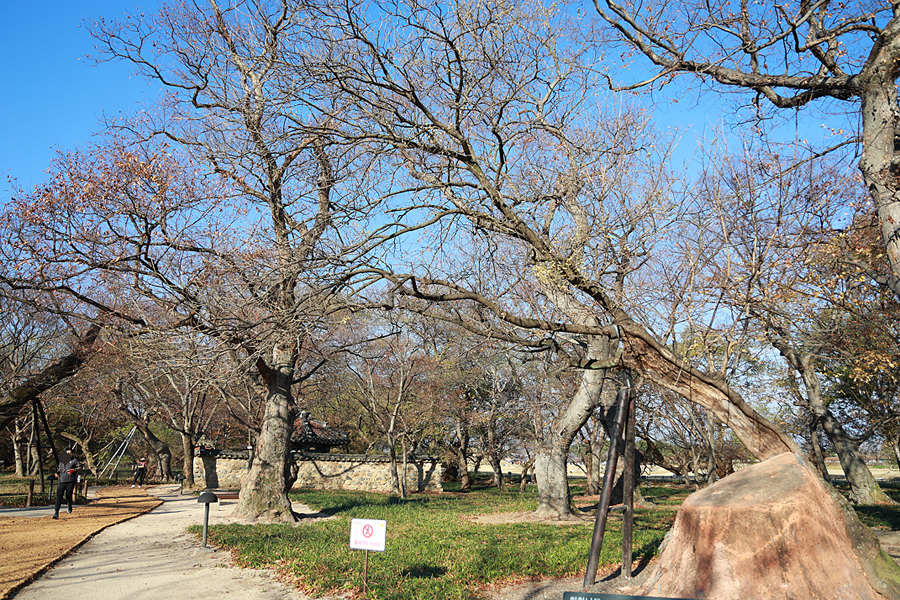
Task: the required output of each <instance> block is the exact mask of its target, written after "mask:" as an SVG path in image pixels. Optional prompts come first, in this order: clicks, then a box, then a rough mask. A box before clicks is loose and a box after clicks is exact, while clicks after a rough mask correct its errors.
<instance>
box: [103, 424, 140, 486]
mask: <svg viewBox="0 0 900 600" xmlns="http://www.w3.org/2000/svg"><path fill="white" fill-rule="evenodd" d="M135 429H137V426H135V425H132V427H131V431H129V432H128V435H126V436H125V439H124V440H123V441H122V443H121V444H120V445H119V449H118V450H116V451H115V453H114V454H113V455H112V458H110V459H109V461H108V462H107V463H106V466H105V467H103V470H102V471H100V475H98V476H97V480H98V481H99V480H100V478H102V477H103V475H104V474H105V473H106V470H107V469H108V468H109V466H110V465H111V464H112V463H113V461H114V460H116V457H117V456H118V457H119V460H121V458H122V457H121V456H119V453H120V452H121V453H122V454H123V455H124V454H125V450H126V449H127V448H128V442H130V441H131V438H132V437H133V436H134V431H135ZM118 467H119V463H118V461H117V462H116V466H115V467H113V474H115V472H116V469H117V468H118Z"/></svg>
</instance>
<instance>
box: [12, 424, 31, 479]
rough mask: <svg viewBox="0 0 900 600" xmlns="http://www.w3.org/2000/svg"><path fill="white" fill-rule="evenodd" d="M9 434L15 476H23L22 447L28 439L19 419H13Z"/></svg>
mask: <svg viewBox="0 0 900 600" xmlns="http://www.w3.org/2000/svg"><path fill="white" fill-rule="evenodd" d="M10 435H11V436H12V446H13V459H14V460H15V463H16V477H25V461H24V460H23V455H24V452H23V451H22V448H24V447H25V444H26V443H27V441H28V440H26V439H25V430H24V429H23V428H22V423H21V421H19V419H14V426H13V430H12V432H11V434H10Z"/></svg>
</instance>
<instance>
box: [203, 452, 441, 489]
mask: <svg viewBox="0 0 900 600" xmlns="http://www.w3.org/2000/svg"><path fill="white" fill-rule="evenodd" d="M297 464H298V466H299V471H298V473H297V481H296V482H295V483H294V489H314V490H361V491H369V492H390V491H391V465H390V460H389V459H388V457H387V456H369V455H362V454H313V453H306V454H305V455H303V456H300V455H297ZM247 469H248V461H247V453H246V452H224V451H223V452H220V451H215V450H213V451H204V452H202V453H198V455H197V456H196V457H194V480H195V481H196V482H197V485H200V486H203V487H205V488H207V489H238V488H240V487H241V479H242V478H243V477H244V475H246V474H247ZM399 470H400V471H402V470H403V465H402V463H401V464H400V465H399ZM442 472H443V467H442V465H441V462H440V460H439V459H437V458H434V457H423V456H416V457H411V458H410V459H409V462H408V463H407V468H406V489H407V491H410V492H415V491H418V492H425V491H427V492H441V491H443V487H442V486H441V474H442ZM401 476H402V475H401Z"/></svg>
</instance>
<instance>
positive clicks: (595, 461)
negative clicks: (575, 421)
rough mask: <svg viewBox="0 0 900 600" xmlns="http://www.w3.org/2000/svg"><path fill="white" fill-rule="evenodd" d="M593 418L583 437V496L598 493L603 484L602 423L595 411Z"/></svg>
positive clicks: (603, 441) (603, 442) (603, 444)
mask: <svg viewBox="0 0 900 600" xmlns="http://www.w3.org/2000/svg"><path fill="white" fill-rule="evenodd" d="M610 387H611V386H610ZM601 398H602V396H601ZM602 402H603V400H602V399H601V403H602ZM593 420H594V427H593V429H592V430H591V431H589V432H588V434H587V437H585V440H584V444H585V453H584V464H585V466H586V467H587V469H586V471H587V473H585V476H586V478H587V485H586V487H585V490H584V494H585V496H596V495H598V494H599V493H600V491H601V490H600V488H601V486H602V484H603V469H602V462H603V447H604V446H605V445H606V444H605V439H604V436H603V434H602V432H603V431H604V429H603V424H602V423H601V422H600V419H599V418H598V417H597V415H596V413H595V416H594V418H593Z"/></svg>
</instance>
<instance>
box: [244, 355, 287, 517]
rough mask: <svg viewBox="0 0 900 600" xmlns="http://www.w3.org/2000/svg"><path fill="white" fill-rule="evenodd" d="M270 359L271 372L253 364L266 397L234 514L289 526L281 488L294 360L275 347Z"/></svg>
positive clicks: (283, 493)
mask: <svg viewBox="0 0 900 600" xmlns="http://www.w3.org/2000/svg"><path fill="white" fill-rule="evenodd" d="M272 358H273V360H272V362H273V365H274V366H273V367H272V368H269V367H267V366H266V365H265V364H264V363H262V362H261V361H260V362H259V363H257V364H258V366H259V369H260V373H261V374H262V375H263V379H264V380H265V381H266V383H267V385H268V390H269V393H268V396H267V397H266V406H265V412H264V414H263V422H262V427H261V429H260V432H259V437H258V438H257V440H256V452H255V454H254V458H253V465H252V466H251V467H250V470H249V471H248V472H247V477H246V478H245V479H244V481H243V484H242V485H241V494H240V500H239V501H238V506H237V509H236V514H237V515H238V516H239V517H242V518H244V519H248V520H250V521H262V522H268V523H278V522H283V523H293V522H294V521H295V520H296V517H295V515H294V512H293V511H292V510H291V501H290V498H288V491H289V490H288V489H287V487H286V485H285V484H286V483H287V482H286V479H287V478H286V472H285V469H286V468H287V466H288V464H289V455H290V445H291V444H290V441H291V431H292V428H293V417H294V413H295V410H296V409H295V405H294V400H293V396H292V395H291V384H292V383H293V379H294V364H295V362H296V356H295V353H294V351H293V349H292V348H290V347H288V346H286V345H276V347H275V348H274V350H273V352H272Z"/></svg>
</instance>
